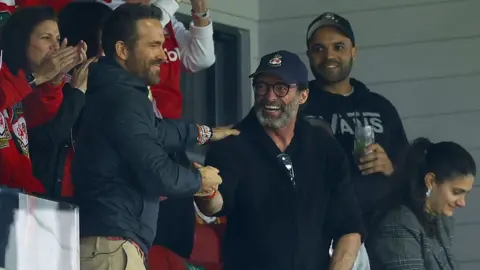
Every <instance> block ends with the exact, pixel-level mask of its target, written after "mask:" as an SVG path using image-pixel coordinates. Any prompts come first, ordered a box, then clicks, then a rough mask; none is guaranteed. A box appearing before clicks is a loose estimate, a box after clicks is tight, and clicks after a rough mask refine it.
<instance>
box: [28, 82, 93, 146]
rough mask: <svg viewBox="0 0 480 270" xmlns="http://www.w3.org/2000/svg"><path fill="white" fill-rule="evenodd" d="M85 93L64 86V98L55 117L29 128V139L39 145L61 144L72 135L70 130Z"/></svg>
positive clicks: (78, 114)
mask: <svg viewBox="0 0 480 270" xmlns="http://www.w3.org/2000/svg"><path fill="white" fill-rule="evenodd" d="M84 105H85V94H84V93H83V92H82V91H80V90H78V89H75V88H72V87H70V85H69V84H66V85H65V86H64V87H63V100H62V104H61V105H60V108H59V109H58V112H57V114H56V115H55V117H54V118H53V119H52V120H50V121H48V122H46V123H44V124H42V125H40V126H37V127H35V128H32V129H29V130H28V133H29V140H31V141H33V142H31V143H35V144H37V145H51V144H55V145H56V144H60V143H63V142H64V141H66V140H67V139H68V138H69V137H70V135H71V134H70V132H71V129H72V128H73V126H74V125H75V122H76V121H77V120H78V117H79V116H80V113H81V111H82V108H83V106H84Z"/></svg>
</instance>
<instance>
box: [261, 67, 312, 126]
mask: <svg viewBox="0 0 480 270" xmlns="http://www.w3.org/2000/svg"><path fill="white" fill-rule="evenodd" d="M253 88H254V91H255V105H254V106H255V111H256V115H257V118H258V120H259V122H260V123H261V124H262V126H264V127H266V128H271V129H280V128H282V127H285V126H287V125H288V124H289V123H291V121H293V120H294V119H295V118H296V116H297V112H298V108H299V106H300V104H303V103H305V101H307V98H308V90H303V91H301V90H299V89H298V87H297V85H292V84H287V83H285V82H284V81H283V80H282V79H281V78H280V77H278V76H276V75H273V74H260V75H258V76H257V77H255V78H254V82H253Z"/></svg>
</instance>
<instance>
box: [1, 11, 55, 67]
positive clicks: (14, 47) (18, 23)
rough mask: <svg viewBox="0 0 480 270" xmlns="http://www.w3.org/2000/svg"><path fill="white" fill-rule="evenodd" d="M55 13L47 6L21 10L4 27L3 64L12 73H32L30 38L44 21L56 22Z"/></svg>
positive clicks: (2, 38) (2, 43)
mask: <svg viewBox="0 0 480 270" xmlns="http://www.w3.org/2000/svg"><path fill="white" fill-rule="evenodd" d="M56 20H57V17H56V15H55V11H54V10H53V9H52V8H50V7H47V6H32V7H24V8H19V9H17V10H15V12H13V14H12V16H10V18H8V20H7V22H6V23H5V25H4V26H3V30H2V36H1V39H0V40H1V46H0V47H1V48H2V50H3V62H4V63H5V64H6V65H7V66H8V68H9V69H10V72H12V73H13V74H15V75H16V74H17V73H18V71H19V70H20V69H22V70H24V71H25V72H26V73H29V72H31V70H30V63H29V61H28V59H27V49H28V46H29V44H30V36H31V34H32V32H33V30H34V29H35V27H36V26H37V25H38V24H40V23H42V22H44V21H56Z"/></svg>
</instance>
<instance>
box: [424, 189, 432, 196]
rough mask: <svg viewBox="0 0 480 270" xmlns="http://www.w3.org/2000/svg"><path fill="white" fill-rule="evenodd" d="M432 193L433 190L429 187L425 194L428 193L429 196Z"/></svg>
mask: <svg viewBox="0 0 480 270" xmlns="http://www.w3.org/2000/svg"><path fill="white" fill-rule="evenodd" d="M430 194H432V190H431V189H428V190H427V192H425V195H427V198H428V197H430Z"/></svg>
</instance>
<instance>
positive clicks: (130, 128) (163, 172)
mask: <svg viewBox="0 0 480 270" xmlns="http://www.w3.org/2000/svg"><path fill="white" fill-rule="evenodd" d="M145 106H146V107H148V108H151V105H150V104H147V103H146V102H144V101H142V100H140V101H137V100H134V99H128V97H123V101H122V102H119V104H115V105H114V106H112V107H113V108H112V109H111V110H110V111H109V112H110V114H109V117H107V118H106V119H108V121H105V126H104V130H105V132H106V134H107V137H108V139H109V140H110V141H111V142H112V145H113V146H114V147H115V149H116V150H117V151H118V152H119V154H120V156H121V158H122V159H124V160H125V161H126V162H127V163H128V164H129V165H130V167H131V169H132V171H133V172H135V173H136V179H137V180H138V181H139V182H140V185H141V186H142V188H143V189H144V192H146V194H149V195H153V196H172V197H173V196H191V195H193V194H195V193H196V192H197V191H199V190H200V186H201V182H202V181H201V176H200V172H199V171H198V170H196V169H192V168H185V167H182V166H180V165H179V164H176V163H175V162H173V161H172V159H171V158H170V157H169V156H168V154H167V153H166V152H165V150H164V148H163V146H162V142H161V140H160V138H159V136H158V134H159V130H160V129H161V127H156V126H155V120H154V119H153V116H150V115H148V113H147V109H146V108H145ZM152 114H153V113H152ZM163 128H164V129H165V130H162V132H163V134H164V135H163V136H164V137H165V138H167V137H169V136H172V135H171V133H176V132H178V131H177V130H176V129H172V128H171V127H167V126H164V127H163Z"/></svg>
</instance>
